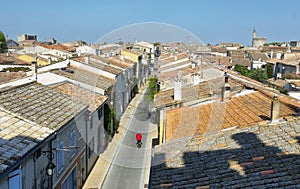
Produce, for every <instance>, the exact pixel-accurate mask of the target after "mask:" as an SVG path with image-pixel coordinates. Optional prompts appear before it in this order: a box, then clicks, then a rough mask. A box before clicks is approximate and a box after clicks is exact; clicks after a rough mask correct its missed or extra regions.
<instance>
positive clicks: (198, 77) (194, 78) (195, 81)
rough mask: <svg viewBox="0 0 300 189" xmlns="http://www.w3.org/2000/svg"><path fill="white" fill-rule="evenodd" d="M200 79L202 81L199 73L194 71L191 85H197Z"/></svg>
mask: <svg viewBox="0 0 300 189" xmlns="http://www.w3.org/2000/svg"><path fill="white" fill-rule="evenodd" d="M201 81H202V79H201V78H200V74H199V73H194V74H193V85H198V84H199V83H200V82H201Z"/></svg>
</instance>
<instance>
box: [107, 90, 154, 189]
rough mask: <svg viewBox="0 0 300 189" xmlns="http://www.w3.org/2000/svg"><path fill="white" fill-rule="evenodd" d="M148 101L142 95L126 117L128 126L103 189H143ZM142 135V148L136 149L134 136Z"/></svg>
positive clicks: (148, 143)
mask: <svg viewBox="0 0 300 189" xmlns="http://www.w3.org/2000/svg"><path fill="white" fill-rule="evenodd" d="M150 103H151V102H150V100H149V99H147V97H145V95H143V96H142V97H141V100H140V101H139V102H138V103H137V105H136V107H134V108H133V107H132V109H133V110H132V111H133V112H132V115H131V116H130V117H128V119H129V125H128V126H127V130H126V131H125V134H124V137H123V139H122V140H121V142H120V145H119V147H118V149H117V151H116V153H115V156H114V158H113V160H112V164H111V166H110V168H109V170H108V172H107V175H106V178H105V180H104V182H103V185H102V187H101V188H103V189H114V188H122V189H127V188H128V189H138V188H144V186H143V185H144V179H145V178H144V177H145V169H146V160H147V157H148V156H150V155H151V154H148V153H149V152H148V148H149V147H150V146H149V145H150V133H151V128H150V126H149V125H150V112H149V104H150ZM138 132H140V133H142V135H143V138H142V143H143V145H142V147H141V148H137V147H136V140H135V134H136V133H138Z"/></svg>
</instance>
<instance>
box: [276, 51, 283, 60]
mask: <svg viewBox="0 0 300 189" xmlns="http://www.w3.org/2000/svg"><path fill="white" fill-rule="evenodd" d="M281 55H282V54H281V52H277V53H276V59H278V60H281V59H282V58H281Z"/></svg>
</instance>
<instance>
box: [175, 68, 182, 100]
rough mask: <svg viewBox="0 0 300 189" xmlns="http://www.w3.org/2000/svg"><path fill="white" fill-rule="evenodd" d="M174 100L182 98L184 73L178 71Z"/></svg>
mask: <svg viewBox="0 0 300 189" xmlns="http://www.w3.org/2000/svg"><path fill="white" fill-rule="evenodd" d="M174 100H182V73H181V72H178V76H177V78H176V79H175V80H174Z"/></svg>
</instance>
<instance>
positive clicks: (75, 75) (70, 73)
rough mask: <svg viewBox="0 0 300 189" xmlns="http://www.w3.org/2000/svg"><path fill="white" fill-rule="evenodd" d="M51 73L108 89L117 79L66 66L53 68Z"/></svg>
mask: <svg viewBox="0 0 300 189" xmlns="http://www.w3.org/2000/svg"><path fill="white" fill-rule="evenodd" d="M51 73H54V74H57V75H60V76H63V77H67V78H69V79H73V80H75V81H79V82H82V83H85V84H89V85H91V86H96V87H98V88H100V89H108V88H110V87H111V86H112V85H114V83H115V81H114V80H112V79H109V78H106V77H103V76H100V75H96V74H93V73H91V72H88V71H84V70H78V69H75V68H72V67H68V68H66V70H61V69H58V70H52V71H51Z"/></svg>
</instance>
